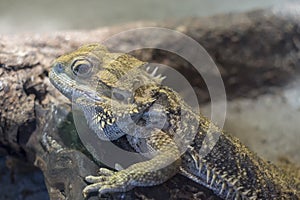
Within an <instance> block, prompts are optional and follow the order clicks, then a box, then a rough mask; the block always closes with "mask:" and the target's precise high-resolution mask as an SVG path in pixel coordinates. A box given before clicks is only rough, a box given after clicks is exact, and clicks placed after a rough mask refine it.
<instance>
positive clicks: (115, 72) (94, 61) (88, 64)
mask: <svg viewBox="0 0 300 200" xmlns="http://www.w3.org/2000/svg"><path fill="white" fill-rule="evenodd" d="M145 67H146V68H148V69H149V66H148V65H147V64H146V63H145V62H142V61H140V60H138V59H136V58H134V57H133V56H131V55H128V54H123V53H111V52H109V51H108V50H107V49H106V47H104V46H102V45H100V44H89V45H85V46H82V47H80V48H79V49H77V50H75V51H73V52H71V53H68V54H65V55H62V56H61V57H59V58H57V59H56V60H55V61H54V63H53V66H52V69H51V71H50V73H49V78H50V81H51V83H52V84H53V85H54V86H55V87H56V88H57V89H58V90H59V91H60V92H61V93H62V94H63V95H65V96H66V97H67V98H69V99H70V100H71V101H72V102H73V103H75V105H79V107H80V108H81V109H82V110H83V112H84V114H85V117H86V119H87V121H88V122H89V123H90V124H89V125H90V127H92V128H93V129H94V131H95V132H96V133H97V135H98V136H99V137H100V138H101V139H102V138H103V137H102V135H103V131H102V132H101V131H100V129H103V130H104V132H105V134H106V136H107V137H108V138H109V139H116V138H118V137H119V136H120V135H122V133H121V132H120V131H119V133H120V135H117V134H116V133H114V134H111V132H112V131H105V129H107V130H108V128H107V127H109V126H115V124H114V123H115V121H116V118H117V119H118V122H119V123H122V121H124V123H125V124H126V125H128V120H127V119H128V116H135V118H138V116H140V114H141V113H140V112H142V110H145V108H146V107H149V105H151V103H152V102H153V99H152V97H151V90H150V89H147V88H149V87H145V85H149V84H154V85H155V84H157V83H158V81H159V80H160V81H161V79H162V77H160V76H159V77H156V76H154V75H155V72H156V70H154V72H152V73H151V74H150V73H148V71H147V69H145ZM153 80H154V82H153ZM99 124H100V125H101V127H100V129H99ZM108 125H109V126H108ZM127 127H128V126H127ZM114 130H115V128H114ZM109 134H111V135H109Z"/></svg>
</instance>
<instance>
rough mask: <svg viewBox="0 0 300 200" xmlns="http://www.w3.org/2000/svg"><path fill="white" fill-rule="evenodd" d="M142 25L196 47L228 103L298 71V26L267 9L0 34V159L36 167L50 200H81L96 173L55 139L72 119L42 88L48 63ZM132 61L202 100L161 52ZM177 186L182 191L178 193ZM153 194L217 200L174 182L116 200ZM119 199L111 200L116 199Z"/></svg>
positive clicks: (48, 88)
mask: <svg viewBox="0 0 300 200" xmlns="http://www.w3.org/2000/svg"><path fill="white" fill-rule="evenodd" d="M145 26H159V27H166V28H170V29H173V30H178V31H181V32H183V33H185V34H187V35H189V36H191V37H192V38H194V39H195V40H196V41H198V42H199V43H200V44H202V45H203V46H204V47H205V49H206V50H207V51H208V52H209V53H210V55H211V56H212V58H213V59H214V61H215V62H216V64H217V65H218V67H219V70H220V71H221V74H222V78H223V80H224V83H225V86H226V89H227V95H228V96H229V98H235V97H239V96H247V97H255V96H257V95H259V94H261V93H265V92H271V90H270V87H268V86H280V85H283V84H285V83H287V82H288V81H290V80H292V79H293V77H294V75H295V74H297V73H298V72H299V68H297V66H298V65H299V61H300V54H299V49H300V37H299V33H300V23H299V20H297V17H291V16H288V15H281V14H278V13H277V14H274V13H273V12H271V11H269V10H268V11H255V12H249V13H244V14H228V15H221V16H215V17H208V18H193V19H185V20H181V21H166V22H163V23H154V22H153V23H152V22H147V23H133V24H128V25H125V26H120V27H110V28H101V29H98V30H92V31H72V32H53V33H39V34H38V33H27V34H16V35H1V36H0V97H1V98H0V106H1V107H0V154H2V155H14V156H19V157H21V158H23V159H24V160H26V161H28V162H29V163H32V164H34V165H35V166H37V167H38V168H40V169H41V170H42V171H43V173H44V176H45V181H46V185H47V188H48V191H49V194H50V197H51V199H81V198H82V196H81V190H82V188H83V187H84V186H85V183H84V181H83V178H82V177H84V176H86V175H88V174H91V173H95V172H96V169H97V165H96V164H95V163H94V162H92V161H91V159H89V157H88V156H87V155H86V154H84V151H81V150H80V148H81V147H78V146H75V147H74V144H76V142H74V141H71V142H70V141H68V137H64V136H62V135H61V134H59V132H60V130H59V127H57V123H58V121H59V120H60V119H61V120H65V119H66V121H72V120H71V119H69V118H64V117H65V116H67V114H68V112H69V111H70V107H68V106H66V105H67V103H68V101H67V100H66V99H65V98H64V97H62V95H61V94H60V93H59V92H58V91H56V89H54V87H53V86H52V85H51V84H50V83H49V79H48V77H47V75H48V71H49V69H50V67H51V62H52V60H53V59H54V58H55V57H57V56H59V55H61V54H63V53H65V52H68V51H71V50H73V49H75V48H77V47H79V46H80V45H82V44H85V43H91V42H101V41H102V40H104V39H105V38H107V37H109V36H111V35H112V34H115V33H118V32H120V31H123V30H127V29H130V28H137V27H145ZM156 39H157V41H158V42H161V43H163V44H164V45H166V46H168V45H174V44H175V45H176V43H177V41H173V40H172V38H171V39H168V38H159V37H158V38H156ZM136 40H138V41H139V42H142V43H143V42H144V43H147V37H145V38H137V37H136V36H134V35H131V36H129V37H126V38H123V39H122V40H121V41H116V43H115V45H117V44H122V45H125V46H126V45H129V44H132V43H134V42H135V41H136ZM134 54H135V55H136V56H138V57H140V58H141V59H144V60H147V61H156V62H161V63H166V64H169V65H171V66H173V67H175V68H177V69H179V71H181V72H182V73H183V74H184V75H186V76H188V77H190V79H189V80H191V82H192V85H194V86H195V87H196V92H197V94H198V95H199V96H200V100H201V101H202V102H206V101H208V100H209V99H208V93H207V91H206V88H205V84H204V83H203V80H202V79H199V78H197V77H195V76H194V74H195V73H194V71H193V70H191V69H192V68H188V66H189V64H188V63H186V62H184V61H183V60H182V59H179V58H178V57H174V58H173V57H171V58H170V57H168V59H166V57H165V52H163V51H157V50H148V51H137V52H134ZM262 86H263V87H262ZM54 105H56V106H54ZM68 130H71V129H68ZM73 131H74V130H73ZM72 136H74V135H72ZM72 136H70V137H72ZM75 140H76V138H75ZM49 141H50V142H51V141H56V142H57V145H56V147H57V148H54V149H53V148H52V147H49V146H47V144H48V143H49ZM54 146H55V145H54ZM182 182H185V183H186V187H181V184H180V183H182ZM154 191H155V192H154ZM156 194H160V195H163V196H164V197H165V198H175V197H176V198H183V199H190V198H199V199H209V198H210V199H217V197H215V196H214V195H212V193H211V192H210V191H207V190H205V189H204V188H203V187H201V186H198V185H197V184H194V183H193V182H191V181H188V180H186V179H185V178H183V177H181V176H179V175H178V176H175V177H174V178H173V179H172V180H170V181H168V182H167V183H165V184H163V185H160V186H157V187H152V188H137V189H134V190H133V191H132V192H128V193H126V194H125V196H123V197H124V198H125V199H130V198H140V199H150V198H154V199H156V198H158V196H156ZM120 195H122V194H116V195H113V196H111V198H116V199H117V198H119V197H120ZM193 195H194V196H193Z"/></svg>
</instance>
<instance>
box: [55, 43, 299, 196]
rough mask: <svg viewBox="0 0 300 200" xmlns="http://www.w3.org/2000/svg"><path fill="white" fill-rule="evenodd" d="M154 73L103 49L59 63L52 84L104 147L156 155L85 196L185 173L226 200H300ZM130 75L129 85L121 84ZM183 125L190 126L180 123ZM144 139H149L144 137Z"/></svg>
mask: <svg viewBox="0 0 300 200" xmlns="http://www.w3.org/2000/svg"><path fill="white" fill-rule="evenodd" d="M155 71H156V70H154V72H152V73H149V67H148V64H147V63H145V62H142V61H140V60H138V59H136V58H134V57H132V56H130V55H127V54H121V53H111V52H109V51H108V50H107V49H106V48H105V47H104V46H102V45H99V44H91V45H86V46H83V47H81V48H79V49H78V50H76V51H74V52H71V53H69V54H66V55H63V56H61V57H59V58H58V59H57V60H56V61H55V63H54V65H53V68H52V70H51V71H50V74H49V76H50V80H51V82H52V83H53V85H54V86H55V87H56V88H57V89H58V90H60V92H61V93H63V94H64V95H65V96H66V97H68V98H69V99H70V100H73V101H74V103H75V104H77V105H78V106H79V107H80V109H81V110H82V111H83V113H84V115H85V118H86V120H87V123H88V125H89V126H90V127H91V129H92V130H93V131H94V132H95V134H97V136H98V137H99V139H103V140H107V139H108V140H112V141H113V140H119V139H120V138H122V137H126V139H127V141H128V145H130V147H132V148H133V149H134V150H135V151H136V152H138V153H145V152H146V153H147V152H150V159H149V160H147V161H144V162H139V163H136V164H133V165H131V166H129V167H128V168H126V169H123V170H120V171H118V172H114V171H111V170H108V169H106V168H100V170H99V173H100V175H99V176H88V177H86V181H88V182H90V183H91V184H90V185H88V186H87V187H86V188H85V189H84V190H83V194H84V196H86V195H88V194H89V193H90V192H95V191H98V192H99V194H103V193H109V192H124V191H128V190H130V189H132V188H133V187H135V186H152V185H157V184H160V183H162V182H165V181H166V180H168V179H169V178H171V177H172V176H173V175H174V174H176V173H181V174H183V175H185V176H187V177H188V178H190V179H192V180H194V181H195V182H197V183H199V184H202V185H204V186H206V187H208V188H210V189H211V190H213V191H214V193H215V194H216V195H218V196H219V197H221V198H223V199H250V200H254V199H299V193H298V191H297V189H296V186H295V185H294V184H295V183H294V180H293V179H292V178H290V177H288V176H287V175H286V173H285V172H284V171H283V170H281V169H279V168H277V167H276V166H274V165H272V164H270V163H268V162H266V161H264V160H263V159H261V158H259V157H258V156H257V155H256V154H254V153H252V152H251V151H250V150H248V148H246V147H245V146H244V145H242V144H241V143H240V142H239V140H238V139H236V138H234V137H232V136H230V135H229V134H227V133H224V132H223V131H222V130H220V129H219V128H218V127H216V126H215V125H214V124H213V123H212V122H210V121H209V120H208V119H207V118H205V117H204V116H202V115H199V114H196V113H195V112H194V111H193V109H192V108H191V107H189V106H188V105H187V104H186V103H185V102H184V101H183V100H182V99H181V98H180V96H179V95H178V94H177V93H176V92H174V91H173V90H172V89H170V88H168V87H166V86H162V85H161V84H160V82H161V77H160V76H155ZM129 72H130V73H129ZM127 74H130V78H129V79H126V80H124V81H123V82H122V83H121V84H120V83H119V82H120V81H119V80H120V79H122V77H123V76H126V75H127ZM132 88H134V90H133V91H132ZM155 105H160V107H156V106H155ZM183 113H184V114H183ZM182 117H184V118H185V120H186V121H188V122H190V123H180V119H181V118H182ZM128 119H132V120H131V122H130V123H129V122H128ZM162 121H163V122H164V123H161V122H162ZM136 125H138V127H137V126H136ZM140 127H142V128H140ZM124 130H126V131H124ZM145 130H146V131H145ZM143 131H145V132H146V133H147V137H141V135H142V134H144V133H143ZM129 132H130V134H128V133H129ZM192 133H195V135H193V134H192ZM208 136H209V137H208ZM191 137H193V139H192V140H191V141H190V140H189V139H190V138H191ZM206 137H208V138H211V139H214V138H215V137H218V140H217V142H216V144H215V146H214V147H213V148H212V149H211V151H210V152H209V153H208V154H207V155H204V156H202V155H201V153H199V152H201V149H203V148H204V149H205V148H207V146H209V141H208V142H205V138H206ZM176 138H181V139H182V141H183V143H184V144H183V145H182V144H181V143H180V142H181V141H179V140H177V139H176ZM186 141H190V142H189V143H187V142H186ZM182 146H186V148H182ZM182 152H183V153H182Z"/></svg>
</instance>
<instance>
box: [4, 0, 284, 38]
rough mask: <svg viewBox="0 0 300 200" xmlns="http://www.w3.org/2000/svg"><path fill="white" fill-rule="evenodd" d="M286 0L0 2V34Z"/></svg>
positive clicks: (220, 10)
mask: <svg viewBox="0 0 300 200" xmlns="http://www.w3.org/2000/svg"><path fill="white" fill-rule="evenodd" d="M284 2H286V1H284V0H265V1H261V0H252V1H247V0H227V1H220V0H185V1H182V0H164V1H161V0H151V1H146V0H126V2H124V1H122V0H115V1H110V0H89V1H81V0H72V1H70V0H67V1H61V0H52V1H45V0H42V1H38V0H27V1H16V0H1V1H0V33H19V32H28V31H30V32H32V31H39V32H43V31H49V30H69V29H93V28H97V27H101V26H109V25H116V24H121V23H125V22H132V21H136V20H162V19H176V18H183V17H194V16H211V15H215V14H220V13H227V12H236V11H238V12H241V11H246V10H251V9H257V8H267V7H271V6H274V5H277V6H279V7H280V5H281V4H282V3H284Z"/></svg>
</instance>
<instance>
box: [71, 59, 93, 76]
mask: <svg viewBox="0 0 300 200" xmlns="http://www.w3.org/2000/svg"><path fill="white" fill-rule="evenodd" d="M92 68H93V65H92V63H91V62H90V61H88V60H86V59H81V60H76V61H75V62H74V63H73V64H72V71H73V73H74V74H75V75H76V76H80V77H87V76H89V75H90V72H91V71H92Z"/></svg>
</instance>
